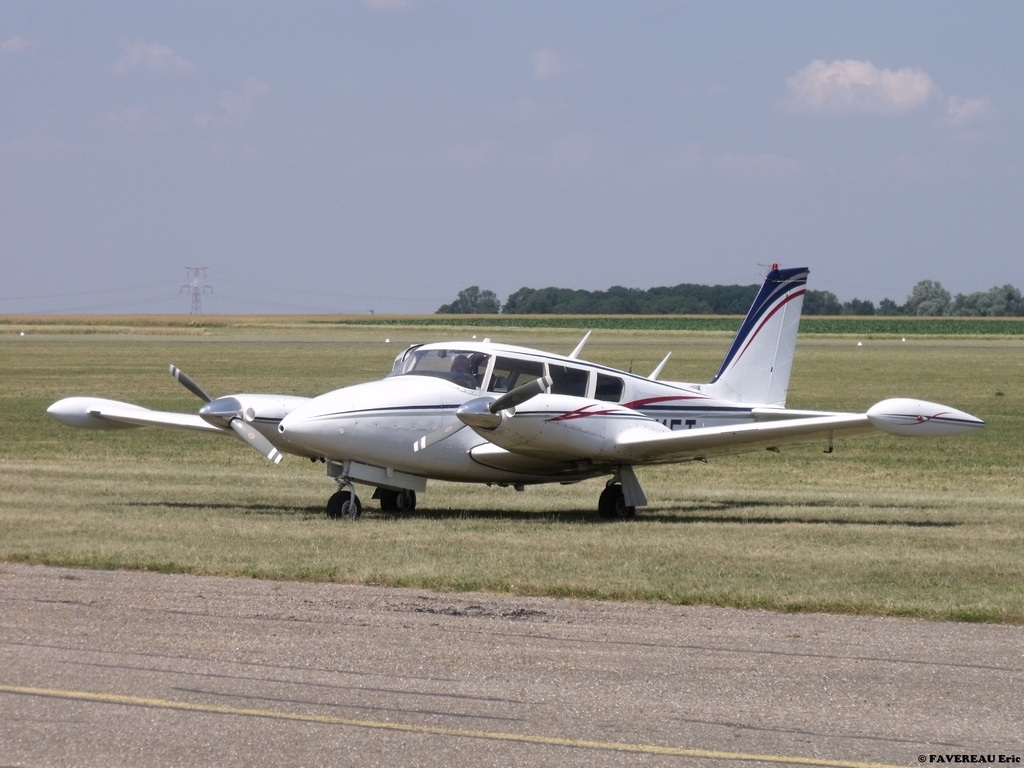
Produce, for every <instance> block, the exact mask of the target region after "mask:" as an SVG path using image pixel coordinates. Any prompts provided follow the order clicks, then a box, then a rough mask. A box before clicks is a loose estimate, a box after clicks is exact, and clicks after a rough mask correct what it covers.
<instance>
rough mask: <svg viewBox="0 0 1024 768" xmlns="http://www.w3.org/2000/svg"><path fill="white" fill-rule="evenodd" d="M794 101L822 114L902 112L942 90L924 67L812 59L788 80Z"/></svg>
mask: <svg viewBox="0 0 1024 768" xmlns="http://www.w3.org/2000/svg"><path fill="white" fill-rule="evenodd" d="M786 86H787V88H788V89H789V97H790V105H791V106H792V107H794V108H795V109H798V110H804V111H807V112H814V113H820V114H858V113H859V114H874V115H899V114H906V113H909V112H913V111H915V110H917V109H920V108H921V107H924V106H925V105H926V104H927V103H928V102H929V101H930V100H931V99H932V97H933V96H935V95H936V94H937V93H938V89H937V88H936V86H935V83H934V82H932V79H931V76H929V74H928V73H927V72H925V71H924V70H921V69H911V68H904V69H879V68H878V67H876V66H875V65H874V64H872V63H871V62H870V61H856V60H853V59H845V60H842V61H833V62H826V61H822V60H821V59H818V60H817V61H812V62H811V63H810V64H808V65H807V66H806V67H804V68H803V69H801V70H800V71H799V72H797V73H796V74H795V75H793V76H792V77H791V78H789V79H788V80H787V81H786Z"/></svg>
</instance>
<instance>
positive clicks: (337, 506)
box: [327, 482, 416, 520]
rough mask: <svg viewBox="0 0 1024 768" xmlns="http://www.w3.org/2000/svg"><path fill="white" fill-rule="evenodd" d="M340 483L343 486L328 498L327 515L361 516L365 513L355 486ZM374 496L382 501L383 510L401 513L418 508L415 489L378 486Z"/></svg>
mask: <svg viewBox="0 0 1024 768" xmlns="http://www.w3.org/2000/svg"><path fill="white" fill-rule="evenodd" d="M339 485H340V486H341V487H340V488H339V489H338V490H337V491H335V493H334V495H333V496H331V498H330V499H328V500H327V516H328V517H329V518H331V519H332V520H341V519H346V518H349V519H354V518H357V517H360V516H361V515H362V514H363V505H362V502H361V501H360V500H359V497H358V496H356V490H355V487H354V486H353V485H352V484H351V483H341V482H339ZM373 498H375V499H378V500H379V501H380V509H381V512H390V513H393V514H399V515H400V514H404V513H406V512H412V511H413V510H414V509H416V492H415V491H396V490H392V489H390V488H378V489H377V490H376V491H374V494H373Z"/></svg>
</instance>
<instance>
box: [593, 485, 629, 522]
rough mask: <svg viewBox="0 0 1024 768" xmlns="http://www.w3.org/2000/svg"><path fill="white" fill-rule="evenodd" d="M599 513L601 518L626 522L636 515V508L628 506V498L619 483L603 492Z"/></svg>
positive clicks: (598, 506)
mask: <svg viewBox="0 0 1024 768" xmlns="http://www.w3.org/2000/svg"><path fill="white" fill-rule="evenodd" d="M597 511H598V513H600V515H601V517H604V518H607V519H609V520H625V519H627V518H630V517H634V516H635V515H636V507H630V506H627V505H626V497H625V495H624V494H623V493H622V486H621V485H620V484H619V483H612V484H611V485H608V486H606V487H605V489H604V490H603V491H601V497H600V498H599V499H598V501H597Z"/></svg>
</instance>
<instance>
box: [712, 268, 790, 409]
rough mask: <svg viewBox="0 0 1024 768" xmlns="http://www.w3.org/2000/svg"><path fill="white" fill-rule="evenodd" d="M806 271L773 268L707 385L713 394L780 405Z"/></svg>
mask: <svg viewBox="0 0 1024 768" xmlns="http://www.w3.org/2000/svg"><path fill="white" fill-rule="evenodd" d="M808 273H809V270H808V269H807V268H805V267H799V268H797V269H779V268H778V265H774V266H773V267H772V270H771V272H769V273H768V276H767V277H766V278H765V280H764V285H762V286H761V290H760V291H758V294H757V298H755V299H754V303H753V304H752V305H751V307H750V310H749V311H748V312H747V316H746V318H744V320H743V325H741V326H740V330H739V333H738V334H736V339H735V340H734V341H733V343H732V347H731V348H730V349H729V354H727V355H726V356H725V360H723V361H722V367H721V368H719V369H718V373H716V374H715V378H713V379H712V380H711V384H710V385H708V390H709V391H710V393H711V394H712V395H713V396H715V397H721V398H724V399H728V400H736V401H739V402H744V403H757V404H762V405H777V406H784V405H785V404H786V392H787V391H788V390H789V374H790V373H791V371H792V370H793V353H794V351H795V350H796V332H797V329H798V328H799V326H800V310H801V309H802V308H803V304H804V293H805V292H806V288H805V286H806V285H807V275H808Z"/></svg>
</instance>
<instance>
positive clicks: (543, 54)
mask: <svg viewBox="0 0 1024 768" xmlns="http://www.w3.org/2000/svg"><path fill="white" fill-rule="evenodd" d="M530 64H531V65H532V67H533V74H534V77H536V78H538V79H540V80H551V79H552V78H555V77H558V76H559V75H565V74H569V73H571V72H578V71H580V70H581V69H583V65H582V64H581V63H580V62H578V61H575V60H573V59H570V58H567V57H566V56H563V55H562V54H560V53H557V52H555V51H552V50H551V49H550V48H543V49H541V50H539V51H537V52H536V53H534V54H533V56H531V57H530Z"/></svg>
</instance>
